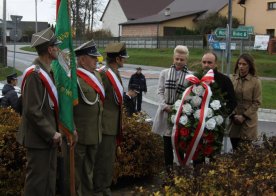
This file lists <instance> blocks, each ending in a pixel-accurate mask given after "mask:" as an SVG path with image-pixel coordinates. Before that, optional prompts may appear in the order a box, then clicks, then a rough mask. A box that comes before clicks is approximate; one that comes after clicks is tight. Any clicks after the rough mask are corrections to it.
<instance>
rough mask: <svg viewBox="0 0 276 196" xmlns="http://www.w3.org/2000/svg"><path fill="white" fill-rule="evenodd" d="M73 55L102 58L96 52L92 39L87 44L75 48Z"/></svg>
mask: <svg viewBox="0 0 276 196" xmlns="http://www.w3.org/2000/svg"><path fill="white" fill-rule="evenodd" d="M75 54H76V56H81V55H89V56H95V57H98V56H102V55H101V54H100V53H99V52H98V50H97V48H96V44H95V42H94V40H93V39H92V40H90V41H88V42H85V43H84V44H82V45H81V46H79V47H78V48H76V49H75Z"/></svg>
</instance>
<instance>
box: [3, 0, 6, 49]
mask: <svg viewBox="0 0 276 196" xmlns="http://www.w3.org/2000/svg"><path fill="white" fill-rule="evenodd" d="M6 8H7V5H6V0H4V1H3V24H2V45H3V46H4V47H5V46H6V44H7V43H6V30H7V21H6V15H7V14H6Z"/></svg>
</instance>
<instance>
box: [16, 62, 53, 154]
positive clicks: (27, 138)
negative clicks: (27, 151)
mask: <svg viewBox="0 0 276 196" xmlns="http://www.w3.org/2000/svg"><path fill="white" fill-rule="evenodd" d="M33 64H34V65H37V66H39V67H40V69H43V70H44V71H45V72H47V73H48V75H49V76H50V77H51V75H50V70H51V69H50V68H46V66H44V65H43V64H42V62H40V61H39V59H38V58H37V59H35V61H34V62H33ZM22 90H23V89H22ZM22 105H23V111H22V121H21V125H20V128H19V133H18V137H17V140H18V142H19V143H21V144H22V145H24V146H25V147H27V148H35V149H47V148H50V147H51V146H52V138H53V136H54V134H55V132H56V131H57V130H58V129H57V121H56V117H55V111H54V109H53V108H51V106H50V104H49V97H48V93H47V91H46V88H45V86H44V84H43V83H42V81H41V79H40V77H39V75H38V73H37V72H36V71H34V72H33V73H31V74H30V75H29V76H28V77H27V78H26V83H25V87H24V91H23V95H22Z"/></svg>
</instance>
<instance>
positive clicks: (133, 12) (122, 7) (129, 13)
mask: <svg viewBox="0 0 276 196" xmlns="http://www.w3.org/2000/svg"><path fill="white" fill-rule="evenodd" d="M173 1H174V0H109V1H108V3H107V6H106V8H105V10H104V12H103V15H102V17H101V21H102V22H103V29H107V30H110V31H111V33H112V35H113V36H114V37H118V36H120V35H121V30H120V26H119V24H121V23H124V22H127V21H131V20H136V19H138V18H143V17H145V16H150V15H153V14H156V13H158V12H159V11H160V10H162V9H163V8H164V7H166V6H167V5H169V4H170V3H171V2H173Z"/></svg>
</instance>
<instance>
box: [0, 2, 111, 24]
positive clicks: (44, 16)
mask: <svg viewBox="0 0 276 196" xmlns="http://www.w3.org/2000/svg"><path fill="white" fill-rule="evenodd" d="M101 1H102V2H103V5H104V7H105V6H106V4H107V2H108V0H101ZM3 2H4V0H0V19H3ZM6 5H7V11H6V13H7V15H6V19H7V20H11V18H10V15H19V16H23V18H22V21H35V0H6ZM103 9H104V8H103ZM55 15H56V0H42V1H41V0H37V20H38V21H42V22H48V23H51V24H53V23H54V22H55V18H56V16H55Z"/></svg>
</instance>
